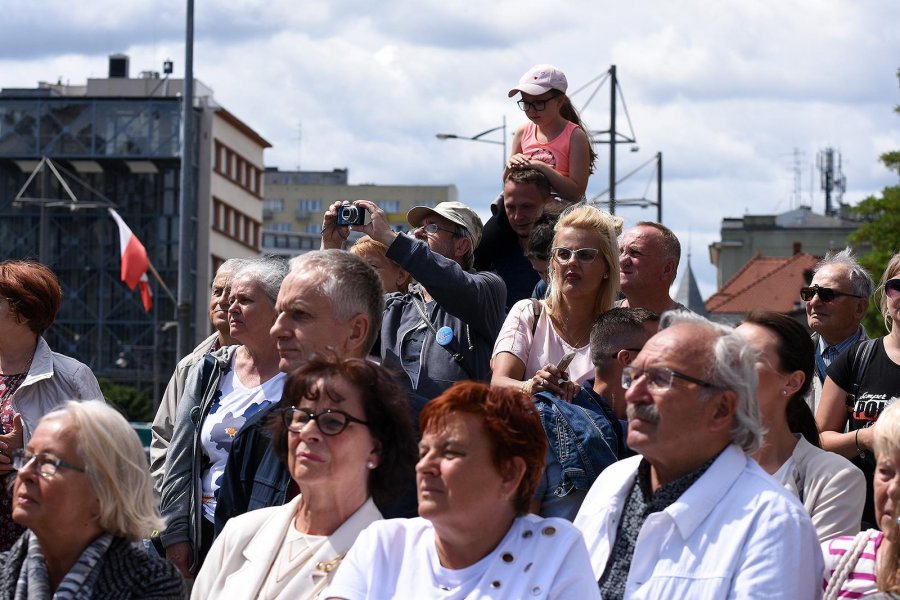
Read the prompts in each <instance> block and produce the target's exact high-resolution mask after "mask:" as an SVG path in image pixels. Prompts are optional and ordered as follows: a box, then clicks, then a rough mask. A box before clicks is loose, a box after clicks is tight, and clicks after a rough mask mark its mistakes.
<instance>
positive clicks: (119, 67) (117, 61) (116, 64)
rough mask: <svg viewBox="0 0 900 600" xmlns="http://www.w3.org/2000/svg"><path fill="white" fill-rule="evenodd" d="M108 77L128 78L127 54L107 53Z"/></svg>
mask: <svg viewBox="0 0 900 600" xmlns="http://www.w3.org/2000/svg"><path fill="white" fill-rule="evenodd" d="M109 78H110V79H128V55H127V54H110V55H109Z"/></svg>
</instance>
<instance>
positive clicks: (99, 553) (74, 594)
mask: <svg viewBox="0 0 900 600" xmlns="http://www.w3.org/2000/svg"><path fill="white" fill-rule="evenodd" d="M25 535H26V536H27V539H28V554H27V555H26V556H25V562H24V563H23V565H22V570H21V571H19V580H18V582H17V583H16V595H15V600H45V599H47V598H53V600H88V599H89V598H91V596H92V595H93V592H94V584H95V583H96V582H97V575H98V574H99V572H100V570H99V569H98V568H97V564H98V563H99V562H100V559H102V558H103V554H104V553H105V552H106V549H107V548H109V545H110V544H111V543H112V540H113V536H112V534H110V533H104V534H103V535H101V536H100V537H98V538H97V539H95V540H94V541H93V542H91V543H90V545H88V547H87V548H85V549H84V552H82V553H81V556H79V557H78V560H77V561H76V562H75V564H74V565H72V568H71V569H69V572H68V573H66V576H65V577H63V580H62V581H61V582H60V583H59V587H58V588H56V592H55V593H51V591H50V574H49V573H48V572H47V563H46V562H45V561H44V553H43V551H42V550H41V545H40V542H38V539H37V536H35V535H34V534H33V533H31V532H30V531H28V532H26V533H25Z"/></svg>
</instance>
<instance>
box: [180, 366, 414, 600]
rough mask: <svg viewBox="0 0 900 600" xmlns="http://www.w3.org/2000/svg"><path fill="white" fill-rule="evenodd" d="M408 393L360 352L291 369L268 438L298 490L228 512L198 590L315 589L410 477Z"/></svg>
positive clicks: (216, 593) (276, 594)
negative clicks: (266, 504) (278, 501)
mask: <svg viewBox="0 0 900 600" xmlns="http://www.w3.org/2000/svg"><path fill="white" fill-rule="evenodd" d="M405 397H406V396H405V394H404V393H403V392H401V390H400V388H399V387H398V384H397V383H396V382H395V381H394V379H393V378H392V376H391V374H390V373H389V372H388V371H387V370H385V369H384V368H382V367H379V366H378V365H375V364H373V363H370V362H367V361H365V360H361V359H355V358H354V359H344V360H341V359H336V358H323V357H313V358H312V359H311V360H310V361H309V362H308V363H306V364H305V365H303V366H301V367H300V368H299V369H297V370H296V371H294V372H293V373H292V374H291V375H290V377H288V380H287V383H286V384H285V386H284V395H283V400H282V404H283V405H285V408H284V410H283V411H281V412H280V413H278V414H277V418H275V420H274V421H273V423H272V429H273V438H272V444H273V448H274V449H275V450H276V453H277V454H278V456H279V458H280V459H281V460H282V461H283V462H284V463H285V464H286V465H287V467H288V470H289V471H290V473H291V478H292V479H293V480H294V483H295V484H296V485H297V487H298V489H299V490H300V494H299V495H298V496H297V497H296V498H294V499H293V500H292V501H291V502H289V503H288V504H286V505H284V506H279V507H272V508H263V509H259V510H255V511H251V512H248V513H245V514H243V515H241V516H238V517H234V518H232V519H230V520H229V521H228V523H227V524H226V525H225V528H224V529H223V530H222V533H221V534H220V535H219V537H218V538H216V541H215V543H214V544H213V546H212V549H211V550H210V552H209V555H208V556H207V558H206V562H205V563H204V564H203V568H202V569H201V570H200V573H199V574H198V576H197V579H196V580H195V582H194V588H193V596H192V597H193V598H198V599H199V598H220V597H224V596H226V595H227V596H230V597H233V598H292V599H293V598H298V599H303V598H310V599H312V598H316V597H318V596H319V594H320V592H321V591H322V590H323V589H324V588H325V586H326V585H328V583H329V582H330V581H331V578H332V577H333V575H334V571H335V569H336V568H337V567H338V565H340V563H341V560H342V559H343V558H344V555H345V554H346V553H347V551H348V550H349V549H350V546H351V545H352V544H353V542H354V541H355V540H356V537H357V536H358V535H359V533H360V532H361V531H362V530H363V529H365V528H366V527H367V526H368V525H369V524H370V523H372V522H374V521H377V520H379V519H381V513H380V512H379V511H378V509H377V508H376V507H375V503H374V501H378V502H382V501H384V500H388V499H390V498H392V497H393V496H394V495H395V493H396V492H397V490H398V487H399V486H402V485H403V484H404V483H405V482H406V481H407V479H411V477H412V465H413V462H414V461H415V434H414V432H413V426H412V419H411V415H410V409H409V407H408V405H407V403H406V401H405V400H404V398H405ZM373 498H374V501H373Z"/></svg>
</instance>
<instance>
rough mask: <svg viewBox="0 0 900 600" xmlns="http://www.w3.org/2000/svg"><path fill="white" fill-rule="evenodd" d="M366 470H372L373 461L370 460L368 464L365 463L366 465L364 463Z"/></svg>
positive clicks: (373, 466)
mask: <svg viewBox="0 0 900 600" xmlns="http://www.w3.org/2000/svg"><path fill="white" fill-rule="evenodd" d="M366 468H367V469H374V468H375V461H374V460H370V461H369V462H367V463H366Z"/></svg>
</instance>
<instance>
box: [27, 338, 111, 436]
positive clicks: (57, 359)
mask: <svg viewBox="0 0 900 600" xmlns="http://www.w3.org/2000/svg"><path fill="white" fill-rule="evenodd" d="M68 400H104V398H103V394H102V393H101V392H100V385H99V384H98V383H97V378H96V377H94V374H93V373H92V372H91V370H90V369H89V368H88V366H87V365H85V364H82V363H80V362H78V361H77V360H75V359H74V358H70V357H68V356H64V355H62V354H59V353H57V352H53V351H52V350H50V346H49V345H47V342H46V341H44V338H43V337H39V338H38V342H37V347H36V348H35V350H34V358H32V359H31V367H30V368H29V369H28V375H26V376H25V380H24V381H23V382H22V384H21V385H20V386H19V388H18V389H17V390H16V391H15V392H14V393H13V395H12V399H11V402H12V408H13V411H14V412H17V413H21V415H22V434H23V436H22V439H23V442H22V443H23V445H24V444H27V443H28V440H30V439H31V434H32V433H33V432H34V429H35V427H37V424H38V421H40V420H41V417H43V416H44V415H45V414H47V413H48V412H50V411H52V410H53V409H55V408H58V407H60V406H61V405H63V404H65V403H66V402H67V401H68Z"/></svg>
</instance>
